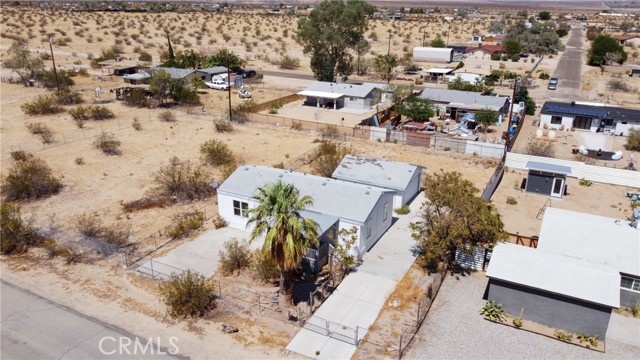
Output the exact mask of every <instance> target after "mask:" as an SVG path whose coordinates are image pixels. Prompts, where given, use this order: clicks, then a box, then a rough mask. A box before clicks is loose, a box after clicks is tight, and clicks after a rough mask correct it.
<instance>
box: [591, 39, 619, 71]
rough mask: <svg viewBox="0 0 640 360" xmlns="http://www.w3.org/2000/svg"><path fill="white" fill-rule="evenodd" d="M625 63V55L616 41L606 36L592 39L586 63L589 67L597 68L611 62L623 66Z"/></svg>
mask: <svg viewBox="0 0 640 360" xmlns="http://www.w3.org/2000/svg"><path fill="white" fill-rule="evenodd" d="M625 61H627V53H626V52H625V51H624V49H623V48H622V45H620V44H619V43H618V40H616V39H614V38H612V37H611V36H608V35H598V36H596V38H595V39H593V43H592V44H591V49H589V55H588V61H587V62H588V64H589V65H592V66H594V65H595V66H599V65H605V64H608V63H612V62H617V63H618V64H623V63H624V62H625Z"/></svg>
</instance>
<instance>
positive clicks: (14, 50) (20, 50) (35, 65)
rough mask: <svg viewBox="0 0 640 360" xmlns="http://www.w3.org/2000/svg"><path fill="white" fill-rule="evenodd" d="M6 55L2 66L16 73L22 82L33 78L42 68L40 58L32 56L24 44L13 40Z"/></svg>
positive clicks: (42, 64)
mask: <svg viewBox="0 0 640 360" xmlns="http://www.w3.org/2000/svg"><path fill="white" fill-rule="evenodd" d="M7 56H8V58H7V59H5V60H4V62H3V65H4V67H5V68H7V69H11V70H13V71H14V72H15V73H16V74H18V76H20V79H22V82H23V83H27V81H28V80H29V79H35V77H36V75H37V74H39V73H40V72H42V71H43V70H44V63H43V62H42V58H40V57H39V56H34V55H33V54H32V53H31V51H30V50H29V48H28V47H27V45H26V44H23V43H20V42H18V41H14V42H13V44H11V47H10V48H9V50H8V51H7Z"/></svg>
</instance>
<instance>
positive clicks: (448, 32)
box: [447, 19, 453, 47]
mask: <svg viewBox="0 0 640 360" xmlns="http://www.w3.org/2000/svg"><path fill="white" fill-rule="evenodd" d="M452 22H453V19H451V20H449V30H447V47H448V46H449V34H451V23H452Z"/></svg>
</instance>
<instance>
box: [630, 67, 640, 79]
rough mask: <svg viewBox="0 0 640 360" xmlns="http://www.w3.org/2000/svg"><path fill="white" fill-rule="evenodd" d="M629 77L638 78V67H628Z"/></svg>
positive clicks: (639, 73) (639, 74) (639, 71)
mask: <svg viewBox="0 0 640 360" xmlns="http://www.w3.org/2000/svg"><path fill="white" fill-rule="evenodd" d="M629 76H631V77H640V66H638V65H631V66H630V67H629Z"/></svg>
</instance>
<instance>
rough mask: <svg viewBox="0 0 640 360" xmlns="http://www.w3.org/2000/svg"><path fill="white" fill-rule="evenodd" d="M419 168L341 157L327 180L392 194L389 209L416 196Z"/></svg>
mask: <svg viewBox="0 0 640 360" xmlns="http://www.w3.org/2000/svg"><path fill="white" fill-rule="evenodd" d="M422 169H423V168H422V166H419V165H412V164H407V163H402V162H397V161H389V160H382V159H374V158H369V157H364V156H354V155H345V157H344V158H343V159H342V161H341V162H340V164H339V165H338V167H337V168H336V170H335V171H334V172H333V174H332V175H331V177H333V178H335V179H340V180H346V181H351V182H355V183H359V184H364V185H371V186H376V187H379V188H383V189H387V190H389V191H391V192H393V207H394V208H399V207H401V206H402V205H404V204H408V203H409V202H410V201H411V200H412V199H413V198H414V197H415V196H416V195H417V194H418V193H419V192H420V185H421V184H420V178H421V175H422Z"/></svg>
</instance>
